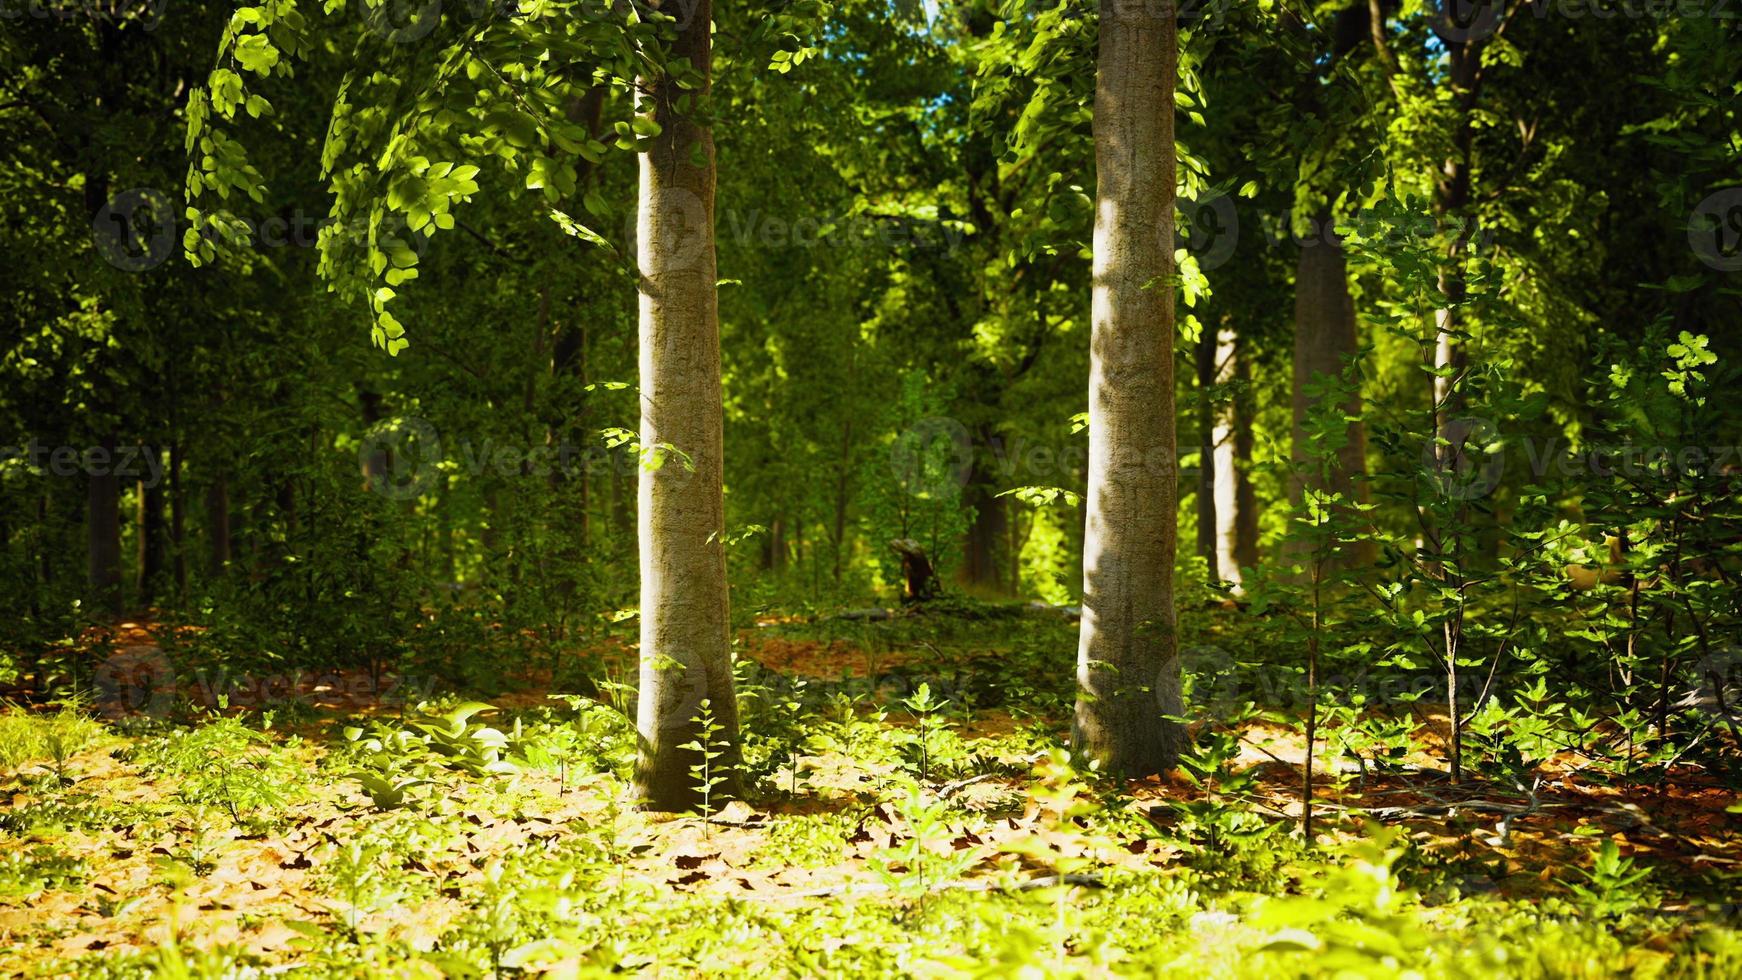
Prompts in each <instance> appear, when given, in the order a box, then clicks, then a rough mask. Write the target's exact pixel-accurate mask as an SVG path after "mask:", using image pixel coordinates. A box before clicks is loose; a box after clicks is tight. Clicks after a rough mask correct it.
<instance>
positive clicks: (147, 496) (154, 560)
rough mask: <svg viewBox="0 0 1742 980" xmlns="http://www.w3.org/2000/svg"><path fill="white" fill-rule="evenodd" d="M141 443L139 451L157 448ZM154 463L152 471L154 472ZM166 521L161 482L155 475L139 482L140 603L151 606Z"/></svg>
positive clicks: (160, 566) (158, 581)
mask: <svg viewBox="0 0 1742 980" xmlns="http://www.w3.org/2000/svg"><path fill="white" fill-rule="evenodd" d="M156 451H157V450H156V449H155V448H151V447H140V452H141V453H147V452H156ZM156 469H157V468H156V466H155V465H154V466H153V467H152V468H151V472H156ZM167 525H168V521H167V520H166V519H165V516H164V492H163V484H162V483H161V482H159V481H157V480H155V479H153V480H150V481H149V482H148V481H146V480H141V481H140V482H139V590H138V591H139V607H140V608H141V609H147V608H150V606H151V605H152V603H154V602H156V601H157V590H158V587H159V586H160V585H162V584H163V572H164V567H165V566H166V565H167V564H168V563H167V562H166V561H164V538H165V536H166V535H165V531H166V529H167Z"/></svg>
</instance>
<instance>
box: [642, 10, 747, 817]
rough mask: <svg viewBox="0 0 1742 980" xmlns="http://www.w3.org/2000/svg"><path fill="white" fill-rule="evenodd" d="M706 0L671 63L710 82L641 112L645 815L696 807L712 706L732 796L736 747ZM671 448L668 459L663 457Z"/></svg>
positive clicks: (661, 88)
mask: <svg viewBox="0 0 1742 980" xmlns="http://www.w3.org/2000/svg"><path fill="white" fill-rule="evenodd" d="M711 8H712V4H711V2H710V0H697V2H696V5H695V7H694V9H693V10H690V9H688V8H686V10H685V13H686V14H687V15H688V19H687V20H686V21H684V22H682V24H681V26H680V28H679V30H678V32H677V37H676V38H675V40H674V41H673V42H672V47H671V57H672V59H674V60H675V59H679V58H687V59H689V63H690V64H691V65H692V66H694V68H695V69H696V71H697V72H699V73H700V76H701V84H700V86H699V87H697V88H694V89H688V90H686V89H682V88H680V87H679V86H678V85H677V84H676V83H675V82H674V81H672V80H671V79H670V78H669V77H668V76H665V75H663V74H661V75H656V76H652V77H644V78H642V79H641V81H640V84H639V86H638V92H637V96H636V103H637V108H638V110H639V111H641V112H643V113H646V114H649V115H651V116H652V117H653V119H654V120H655V121H656V122H658V123H659V126H660V134H659V135H658V136H657V137H655V138H653V139H651V140H649V141H648V145H647V147H646V150H645V152H643V153H641V154H640V165H641V166H640V170H641V188H640V195H639V202H638V209H637V217H636V242H637V260H638V265H639V269H640V292H641V302H640V313H641V325H640V327H641V328H640V340H641V351H640V380H641V445H642V447H643V452H646V453H652V454H656V455H659V456H660V457H661V458H662V459H663V464H662V465H658V466H653V465H644V466H642V468H641V473H640V488H639V495H638V503H639V508H638V511H639V513H638V517H639V532H640V551H641V658H640V659H641V669H640V690H639V702H638V704H637V706H636V726H637V728H638V730H639V734H640V738H639V743H640V752H639V756H638V758H637V760H636V767H635V784H636V789H637V792H638V795H639V796H640V798H641V800H642V802H643V805H645V806H646V807H648V808H650V809H654V810H665V811H675V810H683V809H688V808H690V807H692V806H694V805H695V804H696V803H697V802H699V799H700V794H699V793H698V792H697V785H696V784H697V780H696V778H695V777H694V776H692V775H691V772H690V770H691V767H692V766H695V765H698V764H700V763H701V761H702V756H701V753H700V752H697V751H695V750H693V749H686V748H684V747H683V746H684V745H686V744H689V743H691V742H692V740H694V739H697V738H699V737H701V732H700V731H699V729H698V726H697V724H696V721H695V718H696V716H697V714H698V713H699V712H700V711H701V709H702V702H703V701H704V700H706V701H707V702H708V704H709V707H710V709H711V711H712V713H713V717H714V720H715V724H716V725H718V726H719V729H720V731H719V733H718V734H717V735H715V736H714V738H715V739H718V740H721V741H723V742H725V743H727V745H728V746H729V748H727V750H726V754H725V756H724V757H722V758H720V759H718V760H716V761H715V762H714V765H715V766H716V768H717V770H718V772H719V774H720V775H724V776H727V777H728V780H729V782H728V784H727V785H725V786H722V787H720V788H719V789H718V790H716V794H720V793H722V791H723V792H724V793H725V794H730V793H732V792H735V791H736V787H735V786H733V785H731V784H730V780H731V774H732V773H733V772H734V771H735V768H736V762H737V752H736V749H735V746H736V745H737V740H738V703H737V699H736V695H735V694H734V691H733V686H732V645H731V635H730V623H729V620H728V618H727V591H726V551H725V543H724V540H723V538H724V534H725V500H724V495H723V491H722V485H721V481H722V475H723V469H722V460H721V456H722V452H723V444H724V438H723V427H724V420H723V416H722V407H721V405H722V403H721V394H720V330H719V315H718V308H717V305H716V304H717V297H716V292H715V285H716V274H715V265H714V141H713V135H712V133H711V132H710V131H709V130H708V127H707V126H706V125H705V124H704V123H702V122H701V121H699V120H698V119H697V118H695V117H694V115H693V114H692V113H691V112H689V111H684V110H683V109H681V108H680V106H679V104H678V102H679V100H680V98H681V99H682V100H683V101H684V102H686V103H688V104H690V105H691V106H693V103H694V102H695V101H696V100H705V99H706V96H707V91H708V84H707V83H708V77H709V72H710V68H711V46H710V43H709V40H710V39H709V30H710V25H711V22H712V9H711ZM665 447H669V448H665Z"/></svg>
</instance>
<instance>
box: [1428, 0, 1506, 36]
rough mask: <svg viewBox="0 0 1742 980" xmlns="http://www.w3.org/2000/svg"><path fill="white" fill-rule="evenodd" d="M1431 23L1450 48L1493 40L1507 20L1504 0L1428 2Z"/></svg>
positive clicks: (1435, 31)
mask: <svg viewBox="0 0 1742 980" xmlns="http://www.w3.org/2000/svg"><path fill="white" fill-rule="evenodd" d="M1423 8H1424V9H1425V11H1426V13H1427V16H1428V18H1429V21H1428V23H1429V24H1431V25H1432V26H1433V31H1434V33H1435V34H1437V35H1439V39H1440V40H1442V41H1444V42H1446V43H1447V44H1468V43H1469V42H1471V41H1480V40H1482V39H1484V38H1487V37H1490V36H1492V35H1493V34H1494V32H1495V31H1497V30H1499V29H1500V22H1501V20H1502V19H1503V18H1504V17H1505V16H1506V4H1505V2H1504V0H1427V2H1426V3H1425V4H1423Z"/></svg>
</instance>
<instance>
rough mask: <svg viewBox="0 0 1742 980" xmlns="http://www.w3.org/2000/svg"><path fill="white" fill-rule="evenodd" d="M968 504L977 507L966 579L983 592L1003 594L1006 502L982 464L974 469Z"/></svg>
mask: <svg viewBox="0 0 1742 980" xmlns="http://www.w3.org/2000/svg"><path fill="white" fill-rule="evenodd" d="M965 496H966V500H965V501H964V502H965V503H967V505H968V506H970V507H972V508H974V521H973V523H972V524H969V525H968V534H967V541H966V542H964V543H965V544H966V547H965V548H964V549H963V551H964V554H963V556H962V558H963V561H962V582H963V584H965V585H968V586H972V587H974V588H976V589H980V590H983V591H989V592H995V593H1003V592H1005V588H1004V581H1003V579H1004V575H1003V572H1004V564H1003V562H1002V561H1000V560H999V553H1000V551H1001V550H1002V547H1003V544H1004V538H1005V521H1006V519H1007V515H1006V514H1005V512H1004V501H1003V499H1002V498H1000V497H999V496H998V490H997V488H996V487H994V486H992V485H991V484H990V483H988V482H986V480H985V478H984V474H983V473H982V472H981V471H980V469H979V467H978V466H976V467H975V468H974V475H973V478H972V479H970V480H969V482H968V486H967V492H966V495H965Z"/></svg>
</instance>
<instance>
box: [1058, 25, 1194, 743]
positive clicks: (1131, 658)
mask: <svg viewBox="0 0 1742 980" xmlns="http://www.w3.org/2000/svg"><path fill="white" fill-rule="evenodd" d="M1177 59H1178V51H1177V49H1176V35H1175V27H1174V22H1173V5H1172V4H1171V3H1165V2H1164V3H1154V2H1140V0H1133V2H1125V0H1114V2H1109V3H1106V4H1104V5H1103V6H1102V9H1101V21H1100V38H1099V50H1098V57H1097V61H1098V64H1097V70H1096V81H1095V115H1094V119H1095V163H1096V187H1095V239H1094V269H1093V283H1094V285H1093V291H1092V296H1093V299H1092V302H1093V323H1094V325H1093V329H1092V333H1091V336H1090V341H1089V358H1090V361H1089V481H1088V496H1087V500H1086V506H1087V510H1088V523H1087V530H1086V532H1085V535H1084V542H1083V620H1082V632H1081V637H1080V640H1079V643H1078V648H1077V684H1078V688H1079V693H1078V698H1077V710H1076V724H1075V731H1074V740H1075V742H1076V744H1077V746H1078V747H1079V748H1080V749H1081V750H1082V751H1084V752H1086V753H1088V754H1089V755H1090V756H1092V757H1094V758H1095V759H1097V760H1099V761H1100V762H1101V763H1102V764H1103V766H1105V767H1106V768H1107V769H1109V770H1111V771H1114V772H1119V773H1122V774H1125V775H1142V774H1146V773H1154V772H1161V771H1164V770H1166V769H1169V768H1171V767H1172V766H1173V765H1174V763H1175V762H1176V761H1177V760H1178V758H1179V753H1180V749H1181V747H1182V745H1183V742H1184V737H1185V734H1184V730H1183V729H1182V728H1181V726H1180V725H1179V724H1178V723H1177V722H1175V721H1171V720H1169V716H1178V715H1179V714H1180V712H1181V710H1182V704H1181V699H1180V672H1179V650H1178V639H1177V637H1176V636H1175V635H1174V625H1175V617H1174V604H1173V563H1174V549H1175V544H1176V541H1175V538H1176V536H1177V529H1176V527H1175V518H1174V513H1175V507H1176V501H1177V499H1178V488H1177V486H1176V478H1177V474H1176V469H1175V434H1174V417H1173V413H1174V398H1173V332H1174V290H1173V284H1172V278H1173V273H1174V268H1173V254H1172V253H1173V223H1174V219H1173V208H1174V171H1175V165H1174V152H1175V151H1174V142H1173V104H1174V95H1173V93H1174V73H1175V71H1176V64H1177Z"/></svg>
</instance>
